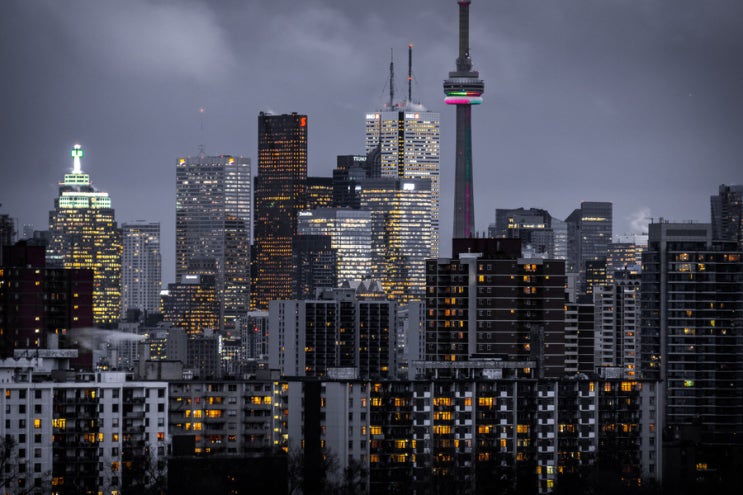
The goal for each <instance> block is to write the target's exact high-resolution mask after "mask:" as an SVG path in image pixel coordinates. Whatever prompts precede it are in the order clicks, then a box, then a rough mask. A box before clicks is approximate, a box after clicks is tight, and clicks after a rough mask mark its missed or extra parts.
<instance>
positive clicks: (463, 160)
mask: <svg viewBox="0 0 743 495" xmlns="http://www.w3.org/2000/svg"><path fill="white" fill-rule="evenodd" d="M457 3H459V57H458V58H457V70H455V71H454V72H449V79H447V80H446V81H444V93H446V99H445V100H444V101H445V102H446V104H447V105H456V106H457V148H456V149H457V151H456V169H455V178H454V181H455V182H454V230H453V232H452V236H453V237H454V238H455V239H456V238H462V237H472V234H473V233H474V230H475V206H474V204H475V200H474V191H473V189H472V105H479V104H480V103H482V97H481V95H482V93H483V91H485V83H483V81H482V80H480V79H479V76H480V74H479V73H478V72H477V71H474V70H472V60H471V59H470V40H469V37H470V26H469V23H470V20H469V15H470V14H469V8H470V0H458V2H457Z"/></svg>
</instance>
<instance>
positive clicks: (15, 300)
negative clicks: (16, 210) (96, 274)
mask: <svg viewBox="0 0 743 495" xmlns="http://www.w3.org/2000/svg"><path fill="white" fill-rule="evenodd" d="M2 250H3V252H4V256H3V261H2V263H0V356H8V355H12V352H13V350H14V349H19V348H20V349H43V348H46V347H47V346H48V342H51V341H57V340H58V339H59V337H62V338H64V337H63V336H64V335H66V334H67V332H68V331H69V330H70V329H73V328H82V327H90V326H92V325H93V272H92V270H90V269H85V268H69V269H65V268H50V267H47V266H46V263H45V260H44V248H43V247H42V246H29V245H28V244H27V242H26V241H20V242H18V243H17V244H16V245H14V246H3V248H2ZM51 335H55V336H56V337H50V336H51Z"/></svg>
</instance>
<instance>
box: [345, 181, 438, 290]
mask: <svg viewBox="0 0 743 495" xmlns="http://www.w3.org/2000/svg"><path fill="white" fill-rule="evenodd" d="M357 187H358V188H359V196H360V199H359V202H360V205H361V208H362V209H364V210H368V211H369V212H371V231H372V245H371V247H372V260H371V261H372V275H373V276H374V278H376V279H377V280H380V281H381V282H382V287H383V289H384V291H385V292H386V293H387V295H388V296H389V297H390V298H392V299H395V300H396V301H397V302H399V303H400V304H405V303H407V302H408V301H409V300H411V299H421V298H422V297H423V293H424V291H425V284H426V267H425V262H426V259H428V258H430V257H431V256H430V253H431V249H430V247H431V236H432V235H433V228H432V221H431V216H430V215H431V201H432V195H431V182H430V181H429V180H427V179H395V178H385V177H383V178H379V179H364V180H361V181H359V182H358V184H357Z"/></svg>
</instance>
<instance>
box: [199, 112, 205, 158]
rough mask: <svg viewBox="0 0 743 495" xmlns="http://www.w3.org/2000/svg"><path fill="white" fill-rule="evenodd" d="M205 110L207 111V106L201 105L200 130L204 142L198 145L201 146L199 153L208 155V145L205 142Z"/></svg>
mask: <svg viewBox="0 0 743 495" xmlns="http://www.w3.org/2000/svg"><path fill="white" fill-rule="evenodd" d="M204 112H206V108H204V107H200V108H199V131H200V134H201V142H202V144H200V145H199V146H198V148H199V155H206V151H205V150H206V146H205V145H204V144H203V143H204Z"/></svg>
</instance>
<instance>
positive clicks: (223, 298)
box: [175, 152, 251, 327]
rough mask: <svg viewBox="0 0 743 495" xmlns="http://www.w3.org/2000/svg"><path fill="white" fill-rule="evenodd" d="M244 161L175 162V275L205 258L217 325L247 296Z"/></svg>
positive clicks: (242, 306) (201, 158) (239, 310)
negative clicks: (210, 274)
mask: <svg viewBox="0 0 743 495" xmlns="http://www.w3.org/2000/svg"><path fill="white" fill-rule="evenodd" d="M250 194H251V166H250V160H249V159H247V158H242V157H235V156H231V155H219V156H207V155H206V154H205V153H203V152H202V153H200V154H199V155H198V156H196V157H181V158H179V159H178V160H177V163H176V270H175V271H176V280H178V281H180V280H181V279H182V277H183V276H185V275H188V274H194V273H197V272H198V265H203V264H204V263H207V262H208V263H210V264H211V265H213V273H214V275H215V281H216V284H217V292H218V299H219V301H220V314H219V317H220V325H221V326H225V325H226V326H227V327H231V326H234V321H235V319H236V318H238V317H239V316H240V315H241V314H243V313H244V312H246V311H247V310H248V305H249V298H250V225H251V205H250Z"/></svg>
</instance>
